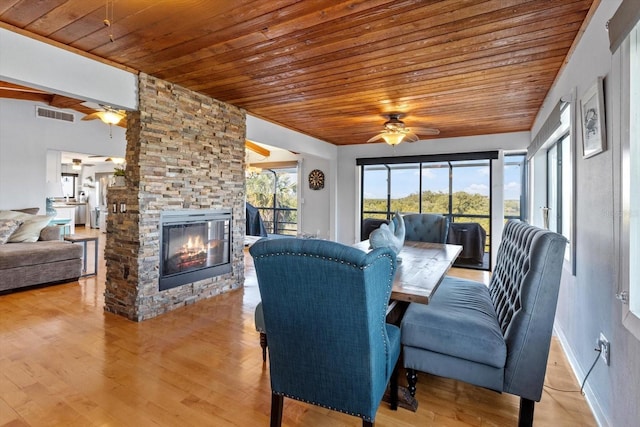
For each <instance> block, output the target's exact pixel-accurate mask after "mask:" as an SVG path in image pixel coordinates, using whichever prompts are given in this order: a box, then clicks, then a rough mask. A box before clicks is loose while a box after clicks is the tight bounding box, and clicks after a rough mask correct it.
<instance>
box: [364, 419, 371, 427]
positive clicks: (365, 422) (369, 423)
mask: <svg viewBox="0 0 640 427" xmlns="http://www.w3.org/2000/svg"><path fill="white" fill-rule="evenodd" d="M362 427H373V423H372V422H371V421H366V420H362Z"/></svg>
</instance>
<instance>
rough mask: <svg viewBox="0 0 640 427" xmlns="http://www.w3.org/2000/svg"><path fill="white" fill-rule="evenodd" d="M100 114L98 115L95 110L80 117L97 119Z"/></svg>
mask: <svg viewBox="0 0 640 427" xmlns="http://www.w3.org/2000/svg"><path fill="white" fill-rule="evenodd" d="M99 118H100V116H99V115H98V112H97V111H96V112H95V113H91V114H87V115H86V116H84V117H83V118H82V120H96V119H99Z"/></svg>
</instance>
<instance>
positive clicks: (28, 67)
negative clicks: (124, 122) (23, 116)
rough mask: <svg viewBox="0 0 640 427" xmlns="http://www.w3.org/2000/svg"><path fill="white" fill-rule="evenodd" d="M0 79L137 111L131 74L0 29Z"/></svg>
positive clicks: (134, 80)
mask: <svg viewBox="0 0 640 427" xmlns="http://www.w3.org/2000/svg"><path fill="white" fill-rule="evenodd" d="M0 51H1V52H2V60H0V79H2V80H5V81H9V82H12V83H17V84H25V85H27V86H30V87H35V88H40V89H44V90H53V91H54V92H55V93H58V94H60V95H67V96H71V97H77V95H79V94H81V95H82V96H81V97H80V98H81V99H84V100H87V101H94V102H99V103H103V104H108V105H111V106H112V107H118V108H124V109H128V110H137V109H138V93H137V84H138V78H137V76H136V75H135V74H133V73H130V72H127V71H124V70H122V69H119V68H115V67H112V66H109V65H106V64H104V63H100V62H96V61H93V60H91V59H89V58H86V57H83V56H80V55H76V54H74V53H71V52H68V51H66V50H63V49H60V48H57V47H54V46H52V45H50V44H47V43H43V42H40V41H37V40H34V39H31V38H29V37H25V36H23V35H20V34H17V33H14V32H11V31H9V30H6V29H4V28H0Z"/></svg>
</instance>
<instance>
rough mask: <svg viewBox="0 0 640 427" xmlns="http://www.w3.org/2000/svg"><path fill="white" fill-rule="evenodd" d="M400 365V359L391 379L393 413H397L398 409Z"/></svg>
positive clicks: (390, 389) (390, 392) (390, 390)
mask: <svg viewBox="0 0 640 427" xmlns="http://www.w3.org/2000/svg"><path fill="white" fill-rule="evenodd" d="M399 365H400V359H398V361H397V362H396V366H395V367H394V368H393V372H392V373H391V379H390V380H389V397H390V402H389V405H390V407H391V410H393V411H396V410H397V409H398V374H399V371H400V368H399Z"/></svg>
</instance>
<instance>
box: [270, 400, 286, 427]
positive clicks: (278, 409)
mask: <svg viewBox="0 0 640 427" xmlns="http://www.w3.org/2000/svg"><path fill="white" fill-rule="evenodd" d="M283 402H284V396H282V395H279V394H275V393H273V392H272V393H271V427H280V426H281V425H282V403H283Z"/></svg>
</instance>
